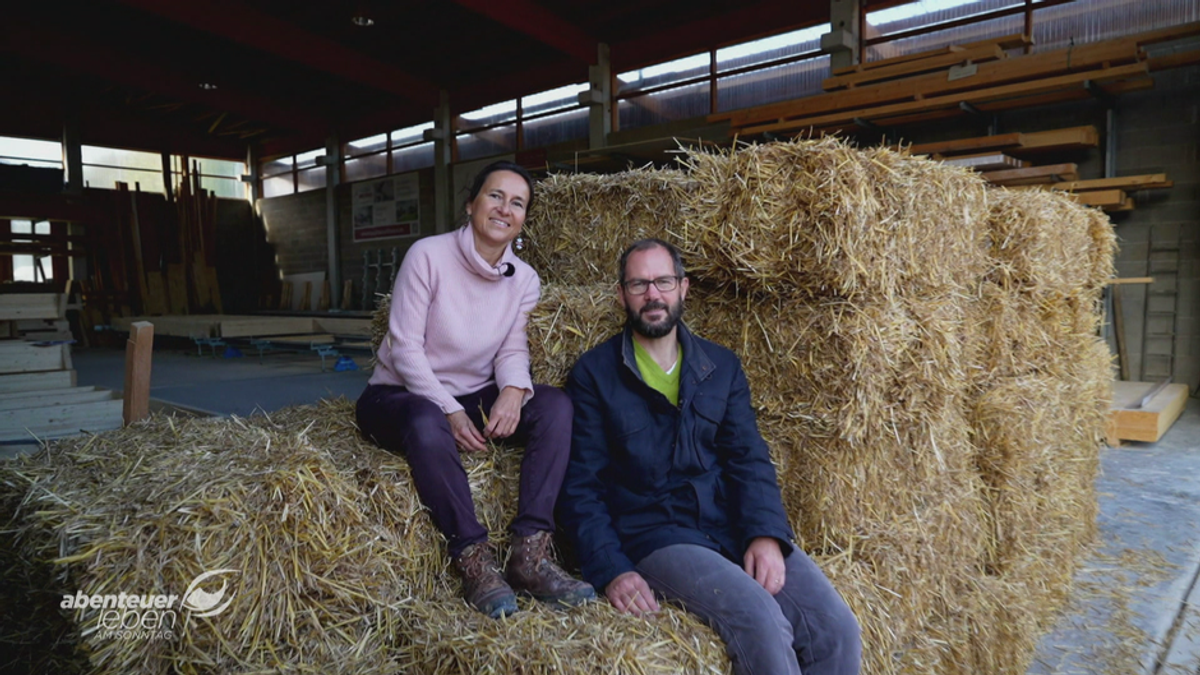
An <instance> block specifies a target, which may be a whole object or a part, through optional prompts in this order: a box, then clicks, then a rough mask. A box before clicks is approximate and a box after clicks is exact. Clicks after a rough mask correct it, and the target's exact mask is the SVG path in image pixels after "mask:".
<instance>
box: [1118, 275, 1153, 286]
mask: <svg viewBox="0 0 1200 675" xmlns="http://www.w3.org/2000/svg"><path fill="white" fill-rule="evenodd" d="M1152 283H1154V277H1121V278H1118V279H1109V280H1108V285H1109V286H1116V285H1118V284H1152Z"/></svg>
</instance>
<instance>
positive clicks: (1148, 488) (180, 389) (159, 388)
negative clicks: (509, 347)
mask: <svg viewBox="0 0 1200 675" xmlns="http://www.w3.org/2000/svg"><path fill="white" fill-rule="evenodd" d="M353 358H354V360H355V362H356V363H357V364H358V366H359V367H360V370H357V371H347V372H333V371H332V370H331V368H332V365H333V360H332V359H330V360H328V362H327V364H326V367H327V368H329V369H330V370H328V371H327V372H322V371H321V360H320V358H319V357H318V356H316V355H315V354H314V353H275V354H268V355H266V356H264V357H263V359H262V362H261V363H260V362H259V359H258V357H257V355H256V354H254V353H253V352H249V353H248V355H247V356H245V357H244V358H236V359H226V358H221V357H220V356H218V357H216V358H214V357H213V356H211V355H209V353H208V352H206V353H205V355H204V356H198V355H197V353H196V350H195V348H190V349H188V348H185V347H182V346H181V347H179V348H173V349H156V350H155V352H154V363H153V371H152V374H151V389H150V391H151V397H152V398H153V399H154V400H156V401H158V402H160V403H162V404H171V405H175V406H180V407H182V408H186V409H191V410H195V411H203V412H209V413H212V414H219V415H230V414H234V415H250V414H252V413H253V412H254V411H255V410H257V409H262V410H265V411H268V412H269V411H273V410H276V409H279V408H282V407H285V406H289V405H295V404H302V403H311V402H313V401H316V400H318V399H320V398H328V397H336V396H346V397H347V398H350V399H354V398H357V397H358V395H359V393H361V392H362V390H363V388H364V387H365V386H366V382H367V379H368V377H369V375H370V373H369V371H368V370H366V366H367V364H368V362H369V360H370V356H369V355H368V354H365V353H360V354H354V355H353ZM74 361H75V367H76V370H77V371H78V376H79V384H80V385H96V386H100V387H107V388H111V389H121V388H122V386H123V378H124V352H123V351H121V350H116V349H78V350H76V351H75V352H74ZM30 449H32V448H31V446H7V447H5V446H0V457H2V456H8V455H12V454H14V453H16V452H21V451H29V450H30ZM1101 465H1102V471H1103V473H1102V475H1101V476H1100V478H1099V481H1098V483H1097V490H1098V493H1099V495H1100V516H1099V520H1098V525H1099V536H1098V537H1097V541H1096V546H1095V550H1094V551H1093V552H1092V553H1091V554H1090V555H1089V556H1088V557H1087V558H1086V559H1085V560H1084V561H1082V562H1081V565H1080V569H1079V572H1078V573H1077V575H1076V585H1075V590H1074V593H1073V595H1072V598H1071V601H1070V605H1069V606H1068V608H1067V610H1066V611H1065V612H1064V613H1063V615H1062V616H1061V617H1060V619H1059V621H1058V623H1057V625H1056V626H1055V628H1054V629H1053V630H1052V631H1051V632H1050V633H1048V634H1047V635H1045V636H1044V637H1043V639H1042V640H1041V642H1040V644H1039V646H1038V650H1037V655H1036V657H1035V660H1034V662H1033V664H1032V665H1031V667H1030V668H1029V671H1028V675H1068V674H1070V675H1075V674H1079V675H1133V674H1139V673H1140V674H1144V675H1159V674H1161V675H1200V588H1197V587H1196V583H1195V582H1196V579H1197V575H1198V573H1200V527H1198V524H1200V400H1196V399H1192V400H1189V401H1188V406H1187V408H1186V410H1185V411H1184V413H1183V415H1182V416H1181V417H1180V419H1179V420H1178V421H1177V422H1176V423H1175V425H1174V426H1173V427H1172V428H1171V429H1170V430H1169V431H1168V432H1167V434H1166V435H1165V436H1164V437H1163V439H1162V440H1161V441H1159V442H1158V443H1130V444H1129V445H1127V446H1123V447H1120V448H1108V449H1105V450H1104V451H1103V452H1102V454H1101Z"/></svg>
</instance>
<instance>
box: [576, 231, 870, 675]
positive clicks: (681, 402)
mask: <svg viewBox="0 0 1200 675" xmlns="http://www.w3.org/2000/svg"><path fill="white" fill-rule="evenodd" d="M687 291H688V279H687V277H686V275H685V272H684V268H683V261H682V259H681V257H680V254H679V251H678V250H677V249H676V248H675V247H674V246H672V245H670V244H668V243H666V242H664V241H661V240H657V239H646V240H642V241H639V242H637V243H635V244H634V245H633V246H631V247H630V248H629V249H628V250H627V251H626V252H625V254H624V255H622V256H621V276H620V282H619V288H618V291H617V296H618V299H619V300H620V302H621V305H622V306H623V307H624V308H625V313H626V316H627V322H626V325H625V330H624V332H623V333H621V334H619V335H617V336H615V337H613V338H612V339H610V340H608V341H606V342H604V343H603V344H601V345H599V346H598V347H595V348H594V349H592V350H591V351H589V352H587V353H586V354H584V355H583V356H582V357H580V359H579V361H578V363H576V364H575V367H574V368H573V369H572V371H571V375H570V378H569V379H568V382H567V392H568V393H569V394H570V395H571V399H572V401H573V402H574V404H575V418H574V419H575V421H574V425H573V436H572V447H571V460H570V463H569V464H568V467H567V475H566V479H565V481H564V483H563V491H562V496H561V497H560V499H559V506H560V509H561V511H562V523H563V525H564V526H565V527H566V528H567V530H568V532H570V533H571V535H572V537H573V538H574V540H575V546H576V550H577V551H578V553H579V559H580V562H581V564H582V568H583V574H584V577H586V579H587V580H588V581H589V582H591V583H592V585H593V586H595V587H596V588H597V589H604V593H605V595H606V596H607V597H608V599H609V601H610V602H612V604H613V605H614V606H616V607H617V609H619V610H621V611H623V612H630V613H632V614H635V615H642V614H645V613H648V612H654V611H657V610H658V608H659V605H658V601H657V598H656V597H655V594H656V593H657V594H658V596H661V597H662V598H665V599H669V600H675V601H677V602H679V603H681V604H682V605H683V606H684V607H685V608H686V609H687V610H689V611H691V612H693V613H695V614H697V615H699V616H700V617H701V618H703V619H704V620H705V621H707V622H708V623H709V625H711V626H712V627H713V628H714V630H716V631H717V633H718V634H719V635H720V636H721V638H722V639H723V640H724V641H725V644H726V651H727V653H728V654H729V658H730V660H731V661H732V662H733V664H734V670H735V672H737V673H756V674H759V675H778V674H782V673H793V674H795V675H800V673H801V671H803V673H804V675H833V674H838V675H841V674H845V673H857V672H858V668H859V662H860V660H861V654H862V644H861V641H860V636H859V628H858V622H857V621H856V620H855V618H854V615H853V614H852V613H851V611H850V608H849V607H848V606H847V605H846V603H845V602H844V601H843V600H842V598H841V597H840V596H839V595H838V593H837V591H836V590H835V589H834V588H833V585H832V584H831V583H829V580H828V579H826V578H825V576H824V574H822V573H821V571H820V569H819V568H818V567H817V566H816V564H814V563H813V562H812V560H811V559H809V558H808V556H807V555H805V553H804V552H803V551H801V550H799V549H797V548H794V547H793V546H792V544H791V540H792V538H793V536H792V531H791V528H790V527H789V525H788V521H787V517H786V515H785V514H784V510H783V503H782V499H781V497H780V492H779V486H778V485H777V484H776V482H775V468H774V466H773V465H772V464H771V460H770V457H769V455H768V452H767V447H766V443H765V442H764V441H763V439H762V436H760V435H759V433H758V425H757V423H756V421H755V417H754V411H753V409H752V408H751V406H750V389H749V386H748V385H747V382H746V376H745V374H744V373H743V372H742V367H741V363H740V362H739V361H738V359H737V356H735V355H734V354H733V352H731V351H729V350H728V349H725V348H724V347H721V346H718V345H716V344H714V343H712V342H709V341H707V340H703V339H701V338H699V337H697V336H695V335H692V334H691V333H690V332H689V331H688V330H687V328H686V327H685V326H684V325H683V324H682V323H680V317H682V315H683V301H684V298H685V297H686V296H687Z"/></svg>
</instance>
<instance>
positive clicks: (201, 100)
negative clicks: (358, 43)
mask: <svg viewBox="0 0 1200 675" xmlns="http://www.w3.org/2000/svg"><path fill="white" fill-rule="evenodd" d="M9 43H10V45H11V46H12V48H14V49H15V50H16V51H18V52H19V53H20V54H21V55H22V57H24V58H28V59H31V60H35V61H43V62H48V63H53V64H56V65H59V66H62V67H64V68H67V69H69V70H70V71H72V72H79V73H87V74H88V75H91V76H93V77H97V78H100V79H102V80H107V81H109V82H115V83H118V84H122V85H125V86H130V87H135V88H137V89H142V90H145V91H153V92H156V93H159V94H163V95H165V96H169V97H171V98H175V99H177V100H181V101H187V102H190V103H196V104H199V105H202V106H205V107H207V108H211V109H215V110H224V111H228V112H233V113H237V114H238V115H241V116H243V117H247V118H250V119H252V120H258V121H261V122H268V123H270V124H272V125H274V126H278V127H282V128H284V129H292V130H294V131H305V132H313V131H315V132H321V133H326V132H328V128H329V122H328V121H327V120H325V119H324V118H322V117H319V116H316V115H313V114H311V113H309V112H306V111H305V109H304V107H303V106H300V105H291V106H289V105H286V104H283V103H280V102H278V101H276V100H273V99H271V98H267V97H263V96H258V95H256V94H251V93H247V92H239V91H234V90H232V89H230V88H228V87H225V88H220V84H221V83H220V82H217V83H216V84H217V85H218V89H216V90H211V91H205V90H202V89H201V88H200V86H199V85H200V83H199V81H198V80H197V78H196V77H195V76H194V75H191V74H188V73H181V72H176V71H172V70H169V69H167V68H164V67H162V66H159V65H156V64H154V63H150V62H148V61H146V60H145V59H141V58H138V57H135V56H132V55H129V54H124V53H121V52H119V51H117V50H116V49H114V48H113V47H111V46H108V45H104V44H102V43H99V42H96V41H93V40H90V39H88V38H86V37H84V36H82V35H74V34H72V35H68V34H64V33H62V32H58V31H50V30H45V29H42V28H38V27H34V26H32V25H25V26H22V27H21V29H20V30H14V31H12V32H11V33H10V34H9Z"/></svg>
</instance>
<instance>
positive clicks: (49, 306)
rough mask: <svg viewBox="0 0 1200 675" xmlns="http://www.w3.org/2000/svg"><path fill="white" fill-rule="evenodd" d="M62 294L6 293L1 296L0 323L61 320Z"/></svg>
mask: <svg viewBox="0 0 1200 675" xmlns="http://www.w3.org/2000/svg"><path fill="white" fill-rule="evenodd" d="M59 295H61V294H60V293H4V294H0V321H17V320H19V319H61V318H63V314H62V313H61V311H62V309H65V307H64V305H63V304H62V301H61V298H59Z"/></svg>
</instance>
